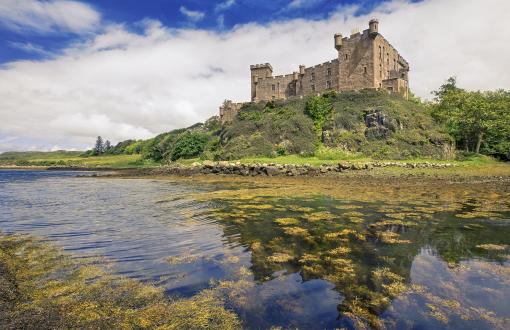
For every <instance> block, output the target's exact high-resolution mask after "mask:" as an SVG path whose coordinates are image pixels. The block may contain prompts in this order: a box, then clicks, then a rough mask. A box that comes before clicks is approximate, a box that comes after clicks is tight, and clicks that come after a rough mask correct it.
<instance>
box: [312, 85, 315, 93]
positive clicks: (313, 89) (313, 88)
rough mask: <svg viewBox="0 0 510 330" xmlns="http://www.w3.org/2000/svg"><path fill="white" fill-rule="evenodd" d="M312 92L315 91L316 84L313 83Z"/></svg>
mask: <svg viewBox="0 0 510 330" xmlns="http://www.w3.org/2000/svg"><path fill="white" fill-rule="evenodd" d="M312 92H315V85H313V84H312Z"/></svg>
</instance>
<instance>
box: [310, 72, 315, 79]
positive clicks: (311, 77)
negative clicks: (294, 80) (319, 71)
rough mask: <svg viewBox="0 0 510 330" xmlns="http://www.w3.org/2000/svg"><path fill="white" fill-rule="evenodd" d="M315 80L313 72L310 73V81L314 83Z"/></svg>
mask: <svg viewBox="0 0 510 330" xmlns="http://www.w3.org/2000/svg"><path fill="white" fill-rule="evenodd" d="M314 80H315V72H312V75H311V76H310V81H314Z"/></svg>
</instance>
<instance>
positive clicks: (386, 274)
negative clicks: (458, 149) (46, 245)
mask: <svg viewBox="0 0 510 330" xmlns="http://www.w3.org/2000/svg"><path fill="white" fill-rule="evenodd" d="M78 175H80V177H77V176H78ZM209 181H210V180H209ZM312 186H313V185H306V186H303V185H297V186H292V182H287V181H283V182H266V181H257V180H255V181H252V182H237V181H235V180H230V181H223V182H196V181H193V182H191V181H186V180H181V181H175V180H174V181H170V180H155V179H116V178H96V177H90V173H85V172H83V173H77V172H47V171H46V172H45V171H9V170H4V171H0V207H1V209H0V229H1V230H2V231H4V232H15V233H29V234H34V235H37V236H41V237H44V238H45V239H47V240H48V241H51V242H54V243H56V244H58V245H60V246H62V247H63V248H64V249H65V250H67V251H69V252H70V253H72V254H73V256H75V257H76V258H80V257H89V256H94V257H96V256H99V257H104V262H105V264H108V265H112V269H113V271H114V272H116V273H119V274H122V275H124V276H128V277H131V278H136V279H139V280H141V281H145V282H151V283H155V284H156V285H158V286H162V287H164V288H165V290H166V292H167V293H168V294H169V295H182V296H191V295H193V294H195V293H196V292H198V291H199V290H201V289H204V288H207V287H210V286H211V285H215V284H214V281H217V282H218V281H219V282H220V283H222V284H223V286H225V287H227V288H228V290H230V291H229V292H228V294H227V305H228V307H229V308H232V309H234V310H235V311H236V312H237V313H238V315H239V316H240V318H241V319H242V320H243V323H244V325H245V326H246V327H248V328H267V327H270V326H271V325H279V326H283V327H299V328H303V329H307V328H310V329H314V328H328V329H330V328H335V327H342V326H343V327H347V328H354V327H359V326H360V325H361V324H369V325H370V326H372V327H377V326H383V325H384V326H386V327H388V328H477V329H490V328H502V329H504V328H508V326H509V323H508V322H509V321H508V319H509V318H510V264H509V257H508V253H509V249H508V245H510V221H509V220H508V219H509V216H510V203H509V202H508V201H509V199H508V198H507V197H508V189H507V187H498V186H497V185H496V186H494V185H485V186H476V189H475V188H474V187H470V186H467V185H457V186H455V185H453V186H452V188H451V191H445V190H444V187H442V188H441V189H442V190H443V191H442V192H441V193H440V194H439V196H438V195H437V194H432V195H431V194H430V190H428V189H425V188H423V187H421V190H416V189H414V190H413V189H408V190H405V189H403V188H402V187H399V189H393V188H392V187H393V186H391V185H388V186H385V185H381V186H378V187H376V188H374V189H372V190H373V191H371V190H370V187H368V188H367V187H365V188H366V191H365V193H364V194H358V193H357V192H359V191H360V190H363V189H365V188H363V187H360V186H359V185H358V183H357V182H355V184H351V186H349V184H346V185H345V186H342V187H340V188H338V187H337V186H338V184H336V183H333V184H331V185H329V186H327V187H325V186H319V187H317V188H316V189H315V188H313V189H312ZM432 188H433V187H429V189H432ZM385 189H387V190H385ZM400 190H404V191H402V193H401V194H400V195H399V194H398V193H395V191H400ZM439 190H440V189H438V191H439ZM390 192H391V193H390ZM394 194H397V195H394ZM367 196H368V198H367ZM211 280H212V281H213V282H211Z"/></svg>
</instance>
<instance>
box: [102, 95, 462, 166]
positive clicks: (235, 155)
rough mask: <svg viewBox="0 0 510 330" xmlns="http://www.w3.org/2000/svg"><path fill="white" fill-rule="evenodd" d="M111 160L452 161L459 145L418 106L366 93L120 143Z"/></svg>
mask: <svg viewBox="0 0 510 330" xmlns="http://www.w3.org/2000/svg"><path fill="white" fill-rule="evenodd" d="M314 102H315V103H314ZM313 104H319V110H320V111H322V110H321V109H320V107H324V108H325V109H326V110H327V111H326V112H325V113H324V114H323V118H322V121H321V122H318V120H317V118H314V115H313V114H312V113H311V112H310V111H311V110H310V105H313ZM312 110H313V109H312ZM110 153H113V154H120V153H128V154H132V153H141V154H142V157H143V158H145V159H152V160H154V161H162V160H177V159H179V158H195V157H200V158H202V159H214V160H234V159H240V158H244V157H258V156H260V157H274V156H278V155H290V154H300V155H303V156H311V155H314V154H315V155H316V154H317V153H326V154H327V153H331V154H332V156H331V157H338V156H339V155H340V157H341V156H342V155H344V156H346V157H349V156H351V157H372V158H385V159H406V158H420V157H424V158H425V157H426V158H449V157H452V155H453V142H452V139H451V137H450V136H449V135H448V134H446V133H445V132H444V131H443V130H442V129H441V128H440V127H439V126H438V125H437V124H435V122H434V121H433V119H432V118H431V117H430V115H429V114H428V113H427V109H426V107H425V106H424V105H422V104H420V103H419V102H413V101H407V100H404V99H402V98H401V97H399V96H396V95H390V94H388V93H386V92H384V91H375V90H363V91H359V92H355V91H352V92H342V93H333V92H332V93H327V94H324V95H322V96H314V97H305V98H302V99H289V100H284V101H281V100H278V101H272V102H258V103H254V102H252V103H247V104H245V105H244V106H243V107H242V108H241V110H240V111H239V113H238V114H237V116H236V117H235V119H234V120H233V121H232V122H231V123H227V124H225V125H223V126H222V125H220V123H219V120H218V117H216V116H215V117H212V118H210V119H209V120H208V121H207V122H206V123H204V124H201V123H199V124H195V125H193V126H191V127H188V128H185V129H178V130H174V131H171V132H168V133H163V134H160V135H158V136H157V137H155V138H153V139H149V140H145V141H133V140H128V141H124V142H121V143H119V144H118V145H117V146H115V147H114V148H112V149H111V150H110ZM326 156H327V155H326Z"/></svg>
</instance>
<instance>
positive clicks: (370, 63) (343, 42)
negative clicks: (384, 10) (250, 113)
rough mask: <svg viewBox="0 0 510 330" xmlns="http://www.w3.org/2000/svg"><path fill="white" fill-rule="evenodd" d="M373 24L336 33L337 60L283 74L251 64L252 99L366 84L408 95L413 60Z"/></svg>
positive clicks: (364, 85)
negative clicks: (366, 27) (351, 32)
mask: <svg viewBox="0 0 510 330" xmlns="http://www.w3.org/2000/svg"><path fill="white" fill-rule="evenodd" d="M373 22H375V24H374V23H373ZM370 24H371V28H369V29H366V30H364V31H363V32H362V33H360V32H357V33H354V34H352V35H351V36H350V37H348V38H347V37H346V38H342V37H341V35H339V34H338V35H335V48H336V49H337V51H338V57H337V58H336V59H334V60H331V61H328V62H325V63H322V64H318V65H315V66H312V67H305V66H300V67H299V69H298V71H295V72H293V73H291V74H286V75H280V76H273V68H272V67H271V65H270V64H269V63H264V64H256V65H252V66H250V69H251V90H252V93H251V100H252V101H261V100H265V101H269V100H273V99H286V98H289V97H293V96H305V95H310V94H315V93H317V94H320V93H323V92H324V91H327V90H336V91H344V90H359V89H364V88H376V89H384V90H387V91H389V92H397V93H399V94H400V95H402V96H403V97H406V98H407V95H408V74H407V73H408V71H409V64H408V63H407V61H406V60H404V58H403V57H402V56H401V55H400V54H399V53H398V52H397V50H396V49H395V48H394V47H393V46H392V45H391V44H390V43H389V42H388V41H387V40H386V39H384V37H383V36H382V35H381V34H379V33H378V32H377V31H378V23H377V21H375V20H372V21H371V23H370ZM389 80H391V81H389Z"/></svg>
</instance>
